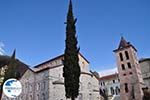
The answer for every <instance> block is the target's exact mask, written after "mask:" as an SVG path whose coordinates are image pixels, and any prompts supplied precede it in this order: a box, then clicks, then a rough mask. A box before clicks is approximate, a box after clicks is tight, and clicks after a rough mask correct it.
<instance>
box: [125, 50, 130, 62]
mask: <svg viewBox="0 0 150 100" xmlns="http://www.w3.org/2000/svg"><path fill="white" fill-rule="evenodd" d="M125 56H126V59H127V60H128V59H129V54H128V51H125Z"/></svg>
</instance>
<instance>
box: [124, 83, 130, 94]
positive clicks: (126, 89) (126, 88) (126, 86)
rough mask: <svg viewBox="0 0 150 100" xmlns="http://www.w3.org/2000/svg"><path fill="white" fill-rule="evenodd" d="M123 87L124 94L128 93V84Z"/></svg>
mask: <svg viewBox="0 0 150 100" xmlns="http://www.w3.org/2000/svg"><path fill="white" fill-rule="evenodd" d="M124 85H125V92H126V93H128V92H129V89H128V84H127V83H125V84H124Z"/></svg>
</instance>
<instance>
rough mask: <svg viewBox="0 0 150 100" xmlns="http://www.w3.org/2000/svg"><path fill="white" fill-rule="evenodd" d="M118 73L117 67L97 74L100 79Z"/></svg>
mask: <svg viewBox="0 0 150 100" xmlns="http://www.w3.org/2000/svg"><path fill="white" fill-rule="evenodd" d="M115 73H118V69H117V67H115V68H112V69H108V70H104V71H101V72H99V75H100V77H102V76H107V75H111V74H115Z"/></svg>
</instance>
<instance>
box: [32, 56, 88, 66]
mask: <svg viewBox="0 0 150 100" xmlns="http://www.w3.org/2000/svg"><path fill="white" fill-rule="evenodd" d="M79 55H80V56H81V57H82V58H84V60H85V61H87V63H89V61H88V60H87V59H86V58H85V57H84V56H83V55H82V54H81V53H79ZM63 57H64V54H62V55H59V56H57V57H54V58H52V59H50V60H47V61H45V62H43V63H40V64H38V65H36V66H34V68H38V67H40V66H41V65H44V64H46V63H49V62H52V61H55V60H57V59H61V58H63Z"/></svg>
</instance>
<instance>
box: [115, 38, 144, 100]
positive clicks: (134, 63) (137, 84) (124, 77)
mask: <svg viewBox="0 0 150 100" xmlns="http://www.w3.org/2000/svg"><path fill="white" fill-rule="evenodd" d="M136 52H137V50H136V48H135V47H134V46H133V45H132V44H131V43H130V42H127V41H126V40H125V39H124V38H123V37H121V40H120V44H119V47H118V48H117V49H115V50H114V53H115V55H116V59H117V67H118V72H119V79H120V99H121V100H142V96H143V92H142V87H143V85H144V83H143V78H142V74H141V68H140V65H139V61H138V59H137V54H136Z"/></svg>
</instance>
